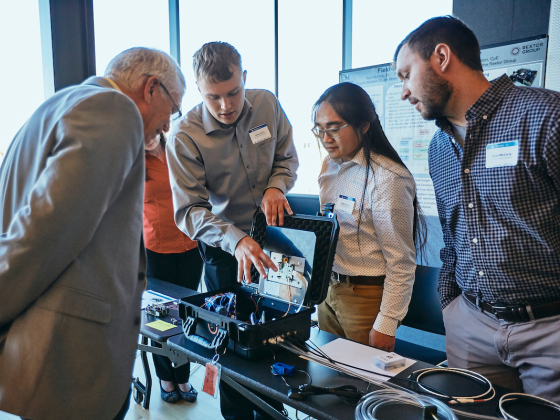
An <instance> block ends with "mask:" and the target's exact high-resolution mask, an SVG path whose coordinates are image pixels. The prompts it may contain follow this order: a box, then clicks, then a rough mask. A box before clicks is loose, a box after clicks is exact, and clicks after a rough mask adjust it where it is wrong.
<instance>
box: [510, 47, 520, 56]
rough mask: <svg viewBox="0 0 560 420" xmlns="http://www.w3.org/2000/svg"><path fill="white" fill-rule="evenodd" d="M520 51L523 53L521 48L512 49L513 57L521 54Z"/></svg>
mask: <svg viewBox="0 0 560 420" xmlns="http://www.w3.org/2000/svg"><path fill="white" fill-rule="evenodd" d="M520 51H521V49H520V48H519V47H513V48H512V49H511V55H517V54H519V52H520Z"/></svg>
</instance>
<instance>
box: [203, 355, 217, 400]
mask: <svg viewBox="0 0 560 420" xmlns="http://www.w3.org/2000/svg"><path fill="white" fill-rule="evenodd" d="M219 373H220V368H219V366H217V365H215V364H213V363H206V372H205V373H204V384H203V385H202V391H204V392H206V393H207V394H208V395H211V396H212V397H214V398H215V395H216V390H217V389H218V382H219V381H220V378H219Z"/></svg>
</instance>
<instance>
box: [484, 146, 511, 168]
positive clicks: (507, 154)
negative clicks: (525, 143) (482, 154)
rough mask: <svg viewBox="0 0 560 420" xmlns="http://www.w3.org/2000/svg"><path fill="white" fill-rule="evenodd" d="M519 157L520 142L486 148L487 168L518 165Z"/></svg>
mask: <svg viewBox="0 0 560 420" xmlns="http://www.w3.org/2000/svg"><path fill="white" fill-rule="evenodd" d="M518 157H519V142H518V141H517V140H515V141H508V142H504V143H494V144H489V145H488V146H486V168H499V167H502V166H515V165H517V158H518Z"/></svg>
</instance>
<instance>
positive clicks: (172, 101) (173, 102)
mask: <svg viewBox="0 0 560 420" xmlns="http://www.w3.org/2000/svg"><path fill="white" fill-rule="evenodd" d="M159 84H160V85H161V87H162V88H163V90H164V91H165V93H167V96H169V99H171V103H172V104H173V106H174V107H175V109H176V110H177V111H176V112H174V113H173V114H171V119H172V120H173V121H175V120H178V119H179V118H181V117H182V116H183V113H182V112H181V110H180V109H179V107H178V106H177V104H176V103H175V101H174V100H173V98H172V97H171V95H170V94H169V91H168V90H167V88H166V87H165V86H164V85H163V83H161V80H160V82H159Z"/></svg>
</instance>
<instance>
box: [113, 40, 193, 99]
mask: <svg viewBox="0 0 560 420" xmlns="http://www.w3.org/2000/svg"><path fill="white" fill-rule="evenodd" d="M151 76H157V77H158V78H159V79H160V81H161V82H162V83H163V84H164V86H165V87H166V88H167V90H169V91H170V92H174V93H178V94H180V95H181V96H183V94H184V93H185V89H186V85H185V77H184V76H183V73H182V72H181V68H180V67H179V65H178V64H177V62H176V61H175V60H174V59H173V57H171V56H170V55H169V54H167V53H165V52H163V51H160V50H156V49H153V48H144V47H134V48H130V49H128V50H125V51H123V52H121V53H120V54H118V55H117V56H116V57H115V58H113V59H112V60H111V62H110V63H109V64H108V65H107V68H106V69H105V77H108V78H109V79H111V80H113V81H115V82H117V83H120V84H121V85H123V87H125V88H126V89H128V90H130V91H133V92H136V91H137V90H138V89H140V88H142V86H143V85H144V83H146V80H148V78H149V77H151Z"/></svg>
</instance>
